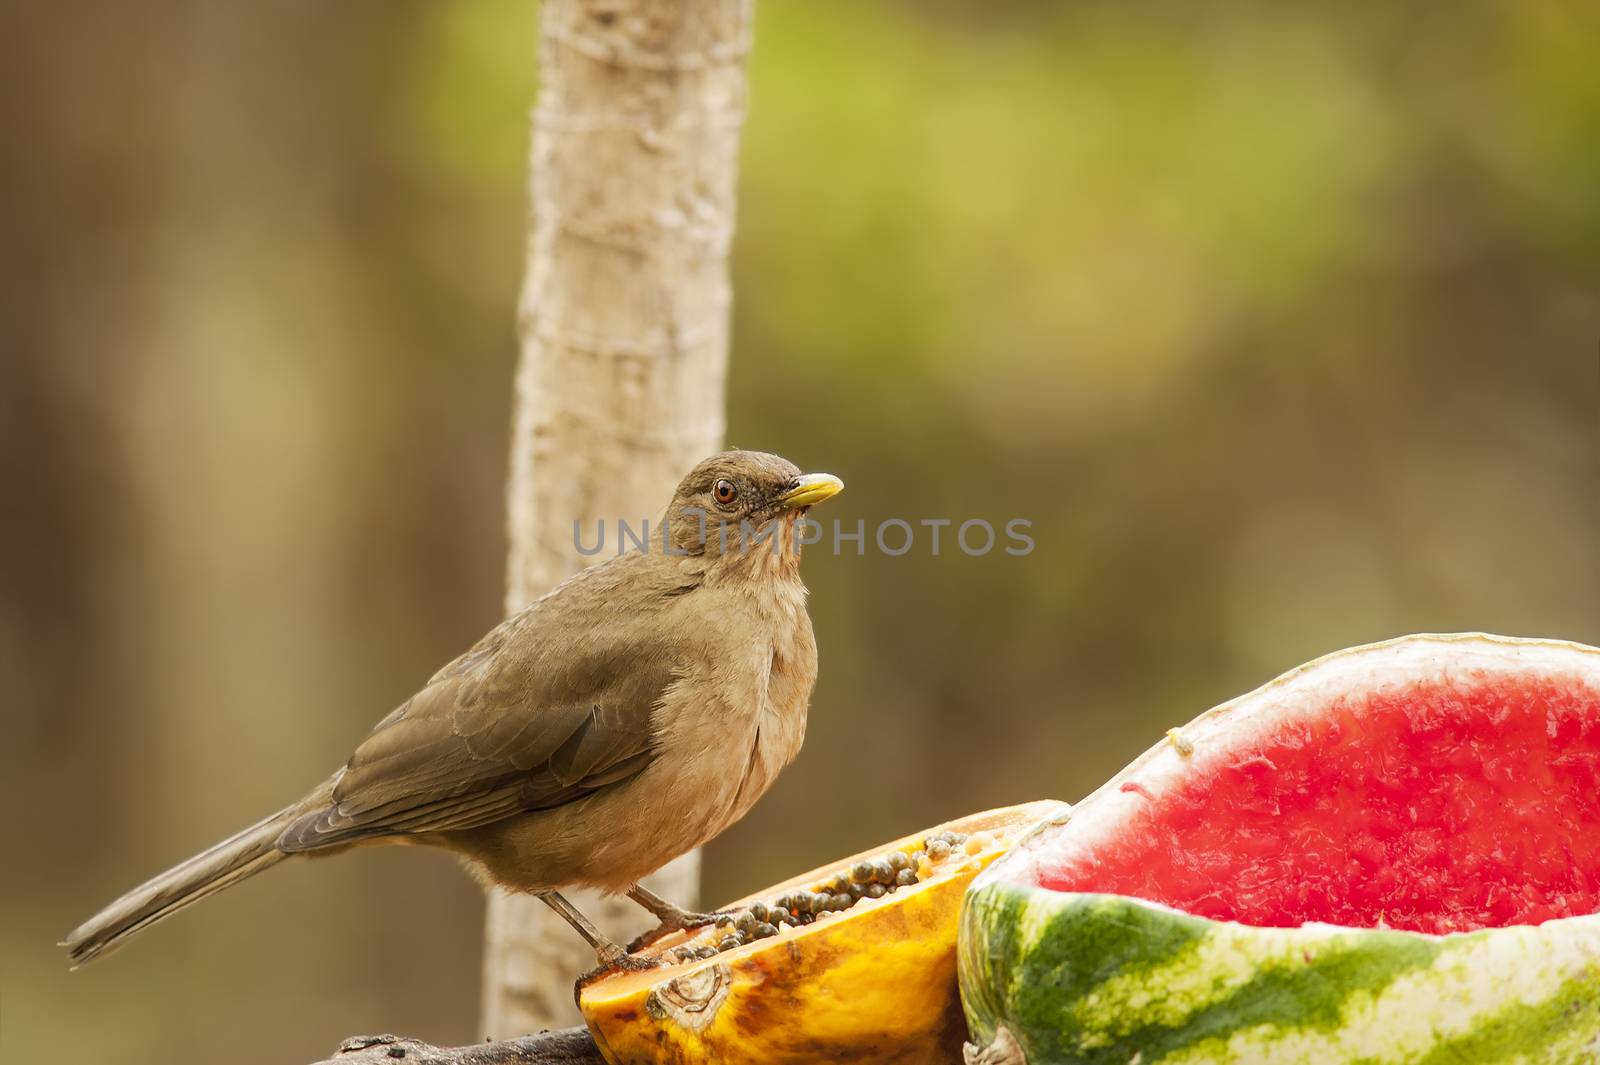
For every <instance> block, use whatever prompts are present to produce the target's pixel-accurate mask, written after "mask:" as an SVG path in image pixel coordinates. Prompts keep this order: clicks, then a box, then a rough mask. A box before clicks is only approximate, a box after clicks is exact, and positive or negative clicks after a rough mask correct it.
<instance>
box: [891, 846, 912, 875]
mask: <svg viewBox="0 0 1600 1065" xmlns="http://www.w3.org/2000/svg"><path fill="white" fill-rule="evenodd" d="M887 861H888V862H889V868H890V869H893V870H894V871H895V872H897V873H898V872H899V871H900V870H902V869H909V868H911V859H910V858H909V857H907V855H906V852H905V851H890V852H889V857H888V859H887Z"/></svg>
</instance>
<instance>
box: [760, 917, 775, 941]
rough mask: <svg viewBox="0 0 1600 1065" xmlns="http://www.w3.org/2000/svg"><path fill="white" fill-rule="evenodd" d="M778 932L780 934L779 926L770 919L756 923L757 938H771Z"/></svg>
mask: <svg viewBox="0 0 1600 1065" xmlns="http://www.w3.org/2000/svg"><path fill="white" fill-rule="evenodd" d="M777 934H778V926H777V925H775V924H772V923H770V922H768V921H762V922H761V923H760V924H758V925H756V938H757V939H771V938H772V937H773V936H775V935H777Z"/></svg>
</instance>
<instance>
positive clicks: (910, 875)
mask: <svg viewBox="0 0 1600 1065" xmlns="http://www.w3.org/2000/svg"><path fill="white" fill-rule="evenodd" d="M894 882H895V885H896V886H897V887H910V886H911V885H912V884H915V883H916V882H917V874H916V872H915V871H914V870H911V869H902V870H900V871H899V872H898V873H896V874H895V875H894Z"/></svg>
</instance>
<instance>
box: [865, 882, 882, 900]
mask: <svg viewBox="0 0 1600 1065" xmlns="http://www.w3.org/2000/svg"><path fill="white" fill-rule="evenodd" d="M866 896H867V898H869V899H881V898H883V896H884V886H883V885H882V884H868V885H867V890H866Z"/></svg>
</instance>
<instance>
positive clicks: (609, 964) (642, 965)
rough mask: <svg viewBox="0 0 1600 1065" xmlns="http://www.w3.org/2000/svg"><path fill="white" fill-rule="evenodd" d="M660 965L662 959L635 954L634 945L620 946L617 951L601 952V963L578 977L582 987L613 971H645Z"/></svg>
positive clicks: (579, 985) (579, 984)
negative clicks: (625, 948) (626, 947)
mask: <svg viewBox="0 0 1600 1065" xmlns="http://www.w3.org/2000/svg"><path fill="white" fill-rule="evenodd" d="M660 967H661V962H660V961H658V960H657V959H655V958H647V957H643V956H641V955H638V954H635V953H633V948H632V947H629V948H628V949H627V950H624V949H623V948H621V947H618V948H616V950H615V952H612V951H606V952H605V953H603V954H601V955H600V964H599V965H596V966H595V967H594V968H593V969H590V970H589V971H588V972H586V973H584V974H583V975H582V976H580V977H578V987H579V988H580V989H581V988H584V987H587V986H588V985H589V984H591V983H593V982H594V981H596V980H598V979H600V978H601V977H602V976H609V975H610V974H612V973H617V972H623V973H643V972H649V971H650V970H651V969H659V968H660Z"/></svg>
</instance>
